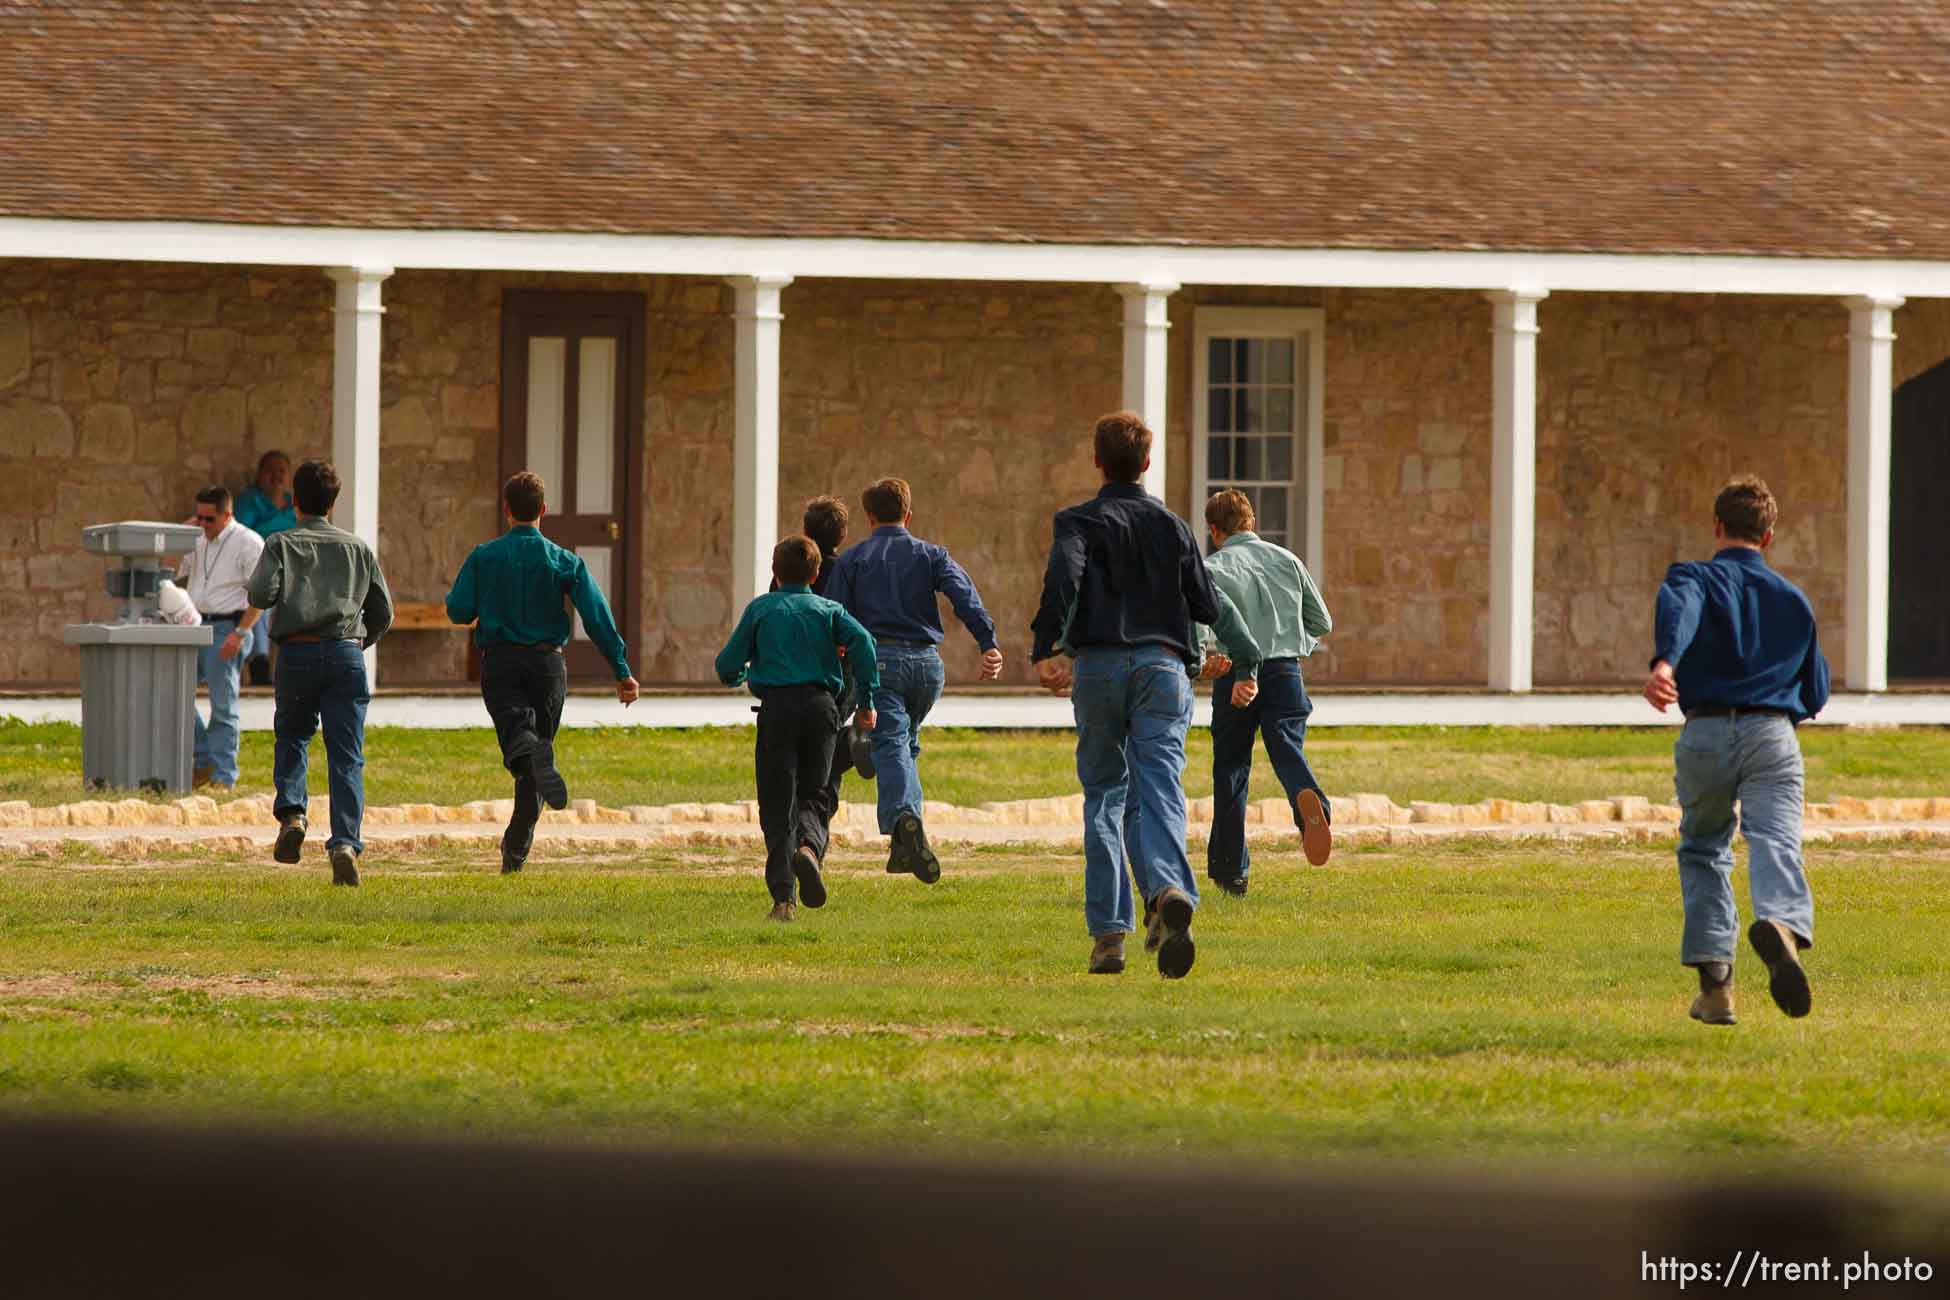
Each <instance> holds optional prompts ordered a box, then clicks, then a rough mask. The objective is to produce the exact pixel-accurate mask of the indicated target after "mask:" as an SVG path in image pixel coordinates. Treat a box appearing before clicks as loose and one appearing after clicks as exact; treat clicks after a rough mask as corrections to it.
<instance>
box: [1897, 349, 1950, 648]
mask: <svg viewBox="0 0 1950 1300" xmlns="http://www.w3.org/2000/svg"><path fill="white" fill-rule="evenodd" d="M1893 406H1894V411H1893V413H1892V414H1893V418H1892V420H1891V424H1892V426H1893V427H1892V428H1891V430H1890V433H1891V438H1890V466H1889V483H1890V493H1889V676H1890V677H1892V678H1903V679H1906V680H1909V681H1932V682H1942V681H1946V680H1950V584H1946V583H1945V582H1944V577H1943V575H1944V574H1945V573H1946V572H1950V530H1946V529H1945V528H1944V526H1943V521H1942V520H1940V519H1938V518H1937V512H1938V511H1939V510H1941V509H1943V489H1944V485H1945V484H1950V361H1944V362H1941V363H1940V364H1938V365H1937V366H1935V367H1934V368H1933V369H1930V370H1927V371H1925V372H1924V373H1922V374H1920V375H1918V376H1916V377H1915V378H1914V379H1912V380H1910V381H1909V382H1908V383H1906V384H1904V385H1903V386H1902V387H1900V388H1898V389H1897V390H1896V393H1895V399H1894V402H1893Z"/></svg>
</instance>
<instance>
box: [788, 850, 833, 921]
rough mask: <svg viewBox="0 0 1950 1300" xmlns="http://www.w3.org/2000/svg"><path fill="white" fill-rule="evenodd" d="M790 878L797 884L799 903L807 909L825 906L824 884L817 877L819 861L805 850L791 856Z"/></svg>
mask: <svg viewBox="0 0 1950 1300" xmlns="http://www.w3.org/2000/svg"><path fill="white" fill-rule="evenodd" d="M792 878H793V879H794V880H796V881H798V882H799V901H800V903H802V904H803V905H805V906H807V907H824V906H826V882H825V881H824V880H822V879H820V876H819V861H818V859H816V858H814V857H813V855H812V854H811V853H808V852H807V851H806V850H805V849H800V850H798V851H797V852H795V853H794V854H793V855H792Z"/></svg>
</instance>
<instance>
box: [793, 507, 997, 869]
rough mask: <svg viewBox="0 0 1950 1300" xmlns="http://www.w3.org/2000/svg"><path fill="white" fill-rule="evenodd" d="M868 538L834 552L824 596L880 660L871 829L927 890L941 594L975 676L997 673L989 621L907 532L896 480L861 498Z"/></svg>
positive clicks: (939, 551) (968, 589)
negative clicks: (928, 767)
mask: <svg viewBox="0 0 1950 1300" xmlns="http://www.w3.org/2000/svg"><path fill="white" fill-rule="evenodd" d="M860 503H861V504H862V505H864V506H865V507H866V510H867V522H868V523H869V524H870V525H872V527H873V533H872V535H871V536H869V537H867V538H866V539H865V540H863V541H861V542H859V543H858V544H857V545H855V546H854V547H853V548H852V549H851V550H849V551H847V552H846V554H844V555H842V556H840V558H839V563H838V564H837V566H836V567H835V569H834V572H833V579H832V581H831V582H830V583H829V584H828V585H827V588H826V594H827V595H828V596H829V597H831V598H832V599H834V600H837V601H838V602H839V603H840V604H842V605H844V606H846V611H847V613H849V614H851V615H853V617H854V618H856V619H858V620H859V621H860V623H861V624H862V625H863V626H864V627H865V628H866V629H867V631H869V632H871V633H873V638H874V645H875V646H876V647H877V649H876V653H877V654H878V655H879V657H880V664H879V668H880V682H881V684H880V687H879V689H878V690H877V691H876V692H875V693H874V694H873V695H872V696H871V697H866V698H870V699H871V701H872V703H873V710H872V711H873V712H874V714H875V715H876V717H877V718H878V722H877V723H876V724H875V725H874V729H873V767H874V779H875V780H876V781H877V782H879V785H880V791H879V799H880V833H881V834H882V835H890V836H892V837H893V841H894V843H893V851H892V853H891V854H890V855H889V856H888V859H887V870H888V871H889V872H890V873H896V874H898V873H902V872H911V873H912V874H914V875H915V876H918V877H919V878H920V879H921V880H923V881H925V882H927V883H928V884H930V885H931V884H933V883H934V882H935V881H937V880H939V879H941V862H940V860H939V859H938V858H936V857H935V855H934V850H932V849H930V848H929V847H928V837H927V832H926V831H925V830H924V829H923V828H922V826H921V797H922V796H921V774H920V771H919V769H918V767H917V762H918V760H919V759H920V756H921V741H920V732H921V723H922V721H923V720H925V719H926V718H927V716H928V710H930V709H932V708H933V707H934V702H935V701H936V700H938V699H940V698H941V688H942V686H943V685H944V684H945V682H946V679H947V678H946V674H945V673H944V672H943V671H942V667H941V654H940V651H938V650H937V649H936V647H937V646H939V645H940V644H941V636H942V633H941V612H940V610H939V609H938V608H937V607H936V605H935V601H934V596H935V593H936V592H941V593H942V594H944V595H946V596H947V597H948V602H949V603H950V604H951V605H953V606H954V607H955V613H956V615H957V616H959V617H960V619H961V621H962V625H963V626H965V627H966V628H967V629H968V633H969V635H970V636H972V637H974V638H975V644H976V646H977V647H978V648H980V650H981V651H982V680H983V681H993V680H994V679H996V678H997V677H1000V676H1001V675H1002V651H1001V650H1000V649H999V648H997V646H996V644H995V620H994V619H992V618H990V617H989V614H988V611H987V610H985V609H983V608H982V598H981V596H980V595H979V594H977V592H976V590H975V584H974V583H973V582H970V581H969V579H968V574H967V573H965V572H963V571H962V567H961V565H959V564H956V563H955V561H954V558H953V557H952V556H950V555H949V554H948V548H947V547H945V546H937V545H935V544H934V543H933V542H924V541H922V540H921V539H920V538H918V537H916V536H914V534H912V533H910V532H909V531H908V530H907V526H908V524H910V523H911V522H913V519H914V493H913V491H912V490H911V489H910V488H909V487H908V486H907V483H906V481H905V480H903V479H897V478H884V479H881V480H880V481H879V482H878V483H876V484H874V485H873V486H872V487H870V488H868V489H867V490H866V491H865V492H864V493H862V494H861V497H860Z"/></svg>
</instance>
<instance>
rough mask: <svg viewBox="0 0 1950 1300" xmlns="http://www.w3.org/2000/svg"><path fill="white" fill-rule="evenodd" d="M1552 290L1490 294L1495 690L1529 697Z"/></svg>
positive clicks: (1492, 686)
mask: <svg viewBox="0 0 1950 1300" xmlns="http://www.w3.org/2000/svg"><path fill="white" fill-rule="evenodd" d="M1547 293H1548V290H1544V289H1503V290H1498V291H1496V292H1494V293H1490V294H1486V295H1484V296H1485V297H1487V298H1488V299H1489V300H1490V302H1492V303H1493V304H1495V307H1496V327H1495V329H1496V349H1495V362H1494V364H1495V371H1496V373H1495V384H1494V396H1493V398H1492V404H1491V426H1492V430H1493V434H1494V445H1493V449H1492V452H1491V457H1490V689H1491V690H1493V691H1528V690H1529V689H1530V666H1531V617H1532V612H1533V605H1534V600H1533V596H1534V587H1535V574H1536V551H1537V304H1538V302H1539V301H1541V300H1542V299H1543V298H1544V297H1545V296H1546V295H1547Z"/></svg>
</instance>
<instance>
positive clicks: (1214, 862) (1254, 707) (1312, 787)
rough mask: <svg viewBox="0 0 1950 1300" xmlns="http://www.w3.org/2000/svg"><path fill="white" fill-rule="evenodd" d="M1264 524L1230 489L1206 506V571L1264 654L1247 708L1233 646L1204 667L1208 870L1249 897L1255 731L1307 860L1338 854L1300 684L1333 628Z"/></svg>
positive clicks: (1309, 582) (1309, 580)
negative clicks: (1305, 665)
mask: <svg viewBox="0 0 1950 1300" xmlns="http://www.w3.org/2000/svg"><path fill="white" fill-rule="evenodd" d="M1257 522H1258V520H1257V519H1256V518H1255V517H1254V514H1253V503H1252V502H1251V501H1250V500H1249V499H1248V498H1247V496H1246V494H1245V493H1244V492H1241V491H1239V490H1238V489H1236V488H1226V489H1225V490H1224V491H1221V492H1214V493H1213V494H1212V496H1211V499H1210V500H1208V501H1207V502H1206V503H1205V526H1206V529H1207V531H1209V532H1210V533H1211V535H1212V547H1213V550H1212V554H1211V555H1210V556H1208V557H1207V558H1206V561H1205V568H1206V571H1207V572H1208V573H1210V574H1211V575H1212V582H1213V585H1214V586H1216V587H1218V589H1219V590H1220V591H1221V592H1223V593H1224V594H1225V596H1226V598H1227V599H1228V600H1230V601H1231V602H1232V604H1233V606H1234V607H1235V608H1236V609H1238V611H1239V615H1240V617H1241V618H1242V619H1244V620H1245V623H1246V627H1247V629H1248V630H1249V631H1251V632H1252V634H1253V640H1255V641H1257V642H1258V643H1259V650H1260V653H1261V654H1263V655H1265V656H1266V657H1265V658H1264V659H1263V660H1261V661H1260V665H1259V694H1258V695H1257V696H1255V697H1254V698H1253V701H1252V703H1250V704H1248V705H1246V706H1245V707H1244V708H1235V707H1234V706H1233V703H1232V686H1233V680H1234V677H1233V672H1232V663H1231V656H1230V653H1229V652H1230V649H1231V647H1228V646H1223V645H1221V647H1220V648H1221V649H1222V650H1224V651H1227V652H1228V653H1225V654H1220V655H1216V656H1214V657H1213V658H1211V659H1208V660H1207V661H1206V671H1205V674H1204V675H1205V676H1208V677H1217V678H1218V685H1217V686H1215V687H1214V688H1213V691H1212V794H1213V803H1212V837H1211V839H1209V840H1208V841H1206V846H1205V874H1206V875H1208V876H1210V877H1211V878H1212V882H1213V883H1214V884H1216V885H1218V887H1219V888H1220V889H1223V890H1224V891H1225V892H1226V893H1228V894H1232V895H1234V896H1235V897H1242V898H1243V897H1244V896H1245V893H1246V871H1247V867H1248V865H1249V863H1250V860H1251V855H1250V854H1249V853H1248V852H1247V849H1246V783H1247V781H1248V780H1249V779H1250V778H1251V776H1252V773H1253V733H1254V732H1255V731H1257V732H1258V733H1259V734H1260V735H1262V736H1264V737H1265V738H1266V756H1267V757H1268V758H1270V759H1272V760H1273V771H1274V772H1275V773H1276V774H1278V776H1279V778H1280V784H1281V785H1282V786H1283V787H1285V789H1286V797H1287V799H1288V801H1289V802H1291V803H1292V805H1293V809H1294V814H1293V815H1294V820H1295V821H1297V822H1298V823H1299V824H1300V843H1301V847H1302V848H1303V849H1304V850H1305V851H1306V854H1307V861H1309V862H1311V863H1313V864H1314V865H1315V866H1319V865H1321V864H1322V863H1324V862H1326V861H1327V855H1328V854H1329V853H1330V852H1331V851H1332V849H1333V843H1334V841H1333V835H1332V832H1331V831H1329V829H1328V821H1329V817H1330V814H1331V809H1330V807H1329V805H1328V802H1327V796H1326V794H1325V793H1324V792H1322V790H1321V788H1320V782H1319V781H1317V780H1315V779H1314V773H1313V769H1312V768H1311V767H1309V766H1308V765H1307V755H1306V753H1305V752H1304V750H1303V749H1302V746H1303V745H1304V744H1305V743H1306V739H1307V717H1308V715H1309V714H1311V713H1312V712H1313V704H1312V703H1311V702H1310V701H1309V700H1308V699H1307V687H1306V684H1305V683H1304V682H1303V681H1302V680H1301V678H1300V661H1301V660H1302V659H1303V658H1305V657H1306V656H1308V655H1310V654H1312V653H1313V652H1314V647H1315V646H1316V645H1318V644H1319V643H1320V638H1321V637H1323V636H1326V635H1327V634H1328V633H1329V632H1331V631H1333V629H1334V620H1333V619H1332V618H1330V617H1328V614H1327V606H1326V604H1325V603H1323V602H1322V601H1321V599H1320V588H1318V587H1316V586H1315V585H1314V579H1313V575H1312V574H1310V573H1308V572H1307V566H1306V565H1304V564H1302V563H1301V562H1300V557H1299V556H1297V555H1295V554H1294V553H1293V552H1292V551H1289V550H1287V549H1286V548H1285V547H1284V546H1279V545H1276V544H1274V543H1272V542H1269V541H1267V540H1266V539H1264V538H1262V537H1261V536H1260V535H1259V534H1258V533H1255V532H1254V531H1253V525H1254V524H1255V523H1257Z"/></svg>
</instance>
